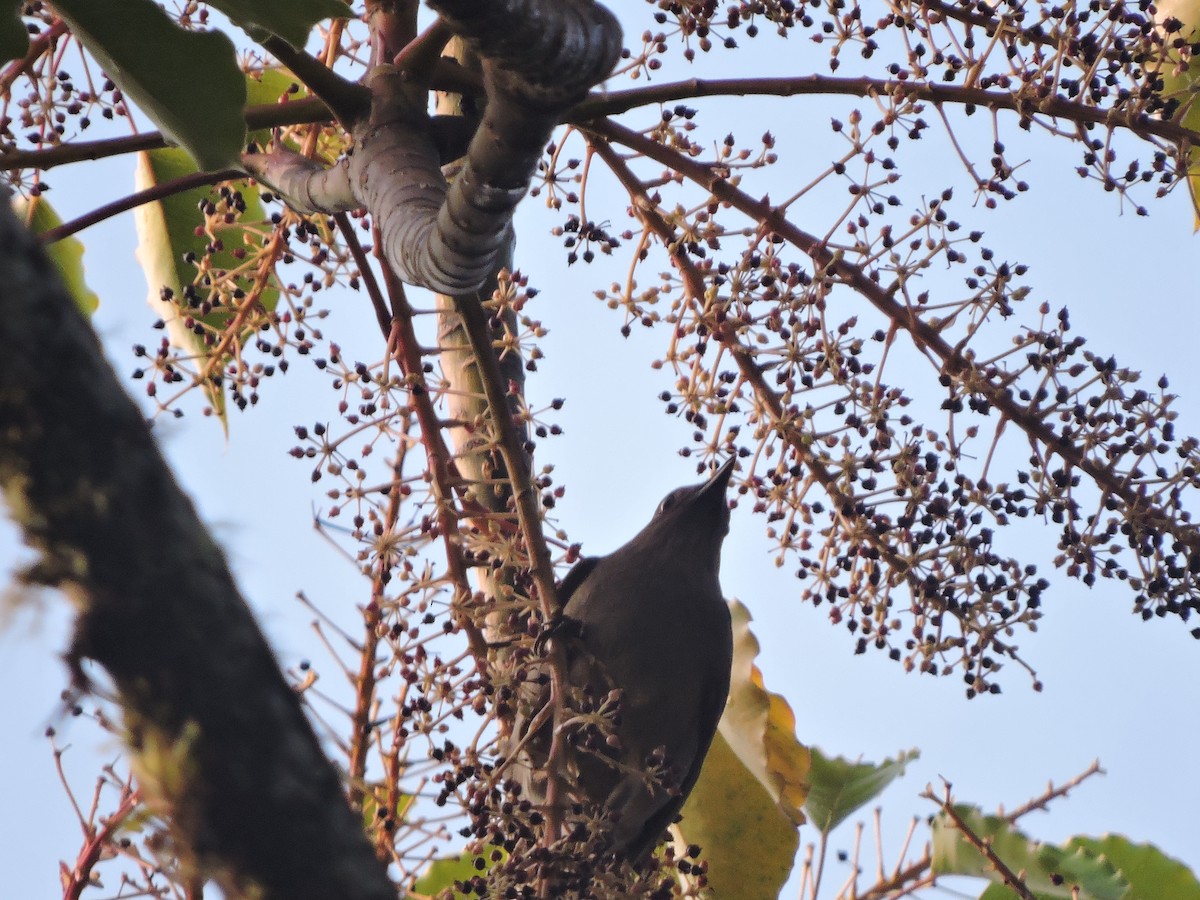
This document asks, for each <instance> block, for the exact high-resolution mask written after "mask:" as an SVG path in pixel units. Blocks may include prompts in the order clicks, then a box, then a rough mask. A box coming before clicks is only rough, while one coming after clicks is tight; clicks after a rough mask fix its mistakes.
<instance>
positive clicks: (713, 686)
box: [626, 633, 733, 866]
mask: <svg viewBox="0 0 1200 900" xmlns="http://www.w3.org/2000/svg"><path fill="white" fill-rule="evenodd" d="M726 658H727V659H728V660H729V662H728V663H725V664H723V665H717V666H716V668H715V669H714V670H712V671H713V677H710V678H707V679H705V684H704V686H703V694H702V696H701V700H700V704H701V705H700V719H699V723H700V733H699V735H698V736H697V737H698V740H697V743H696V756H695V758H694V759H693V760H692V761H691V765H690V766H689V767H688V771H687V773H686V774H685V775H684V776H683V779H682V781H680V783H679V794H678V796H676V797H674V798H673V799H672V800H671V801H670V802H669V803H667V804H666V805H665V806H663V807H662V809H660V810H659V811H658V812H656V813H655V814H654V815H653V816H651V817H650V818H649V819H647V820H646V825H645V827H643V828H642V830H641V833H640V834H638V836H637V839H636V840H634V841H632V842H631V843H630V844H629V846H628V847H627V849H626V853H627V855H628V858H629V860H630V861H631V862H632V863H633V864H634V865H635V866H636V865H637V864H638V863H640V862H641V861H642V860H643V859H645V858H646V857H647V856H648V855H649V854H650V853H651V852H653V850H654V848H655V847H656V846H658V839H659V838H660V837H662V833H663V832H664V831H666V830H667V828H669V827H670V825H671V823H672V822H674V821H675V817H676V816H677V815H679V810H681V809H682V808H683V804H684V803H685V802H686V801H687V798H688V795H689V794H691V792H692V788H693V787H695V786H696V779H698V778H699V777H700V770H701V769H702V768H704V758H705V757H706V756H708V748H709V747H710V746H711V745H712V740H713V736H714V735H716V733H717V725H718V723H719V722H720V721H721V714H722V713H723V712H724V711H725V701H726V700H728V699H729V677H730V669H731V668H732V666H733V635H732V633H731V634H730V645H729V648H728V651H727V653H726Z"/></svg>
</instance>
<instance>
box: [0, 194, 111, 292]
mask: <svg viewBox="0 0 1200 900" xmlns="http://www.w3.org/2000/svg"><path fill="white" fill-rule="evenodd" d="M13 206H14V208H15V209H16V211H17V215H19V216H20V217H21V218H22V219H23V220H24V221H25V224H26V225H27V226H28V227H29V230H30V231H32V232H33V233H34V234H41V233H42V232H45V231H49V230H50V229H51V228H57V227H58V226H59V225H61V224H62V219H61V218H59V215H58V213H57V212H55V211H54V207H52V206H51V205H50V204H49V203H48V202H47V201H46V198H45V197H42V196H38V197H31V198H29V199H25V198H16V199H14V201H13ZM46 254H47V255H48V256H49V257H50V261H51V262H53V263H54V266H55V268H56V269H58V274H59V275H60V276H61V277H62V280H63V284H64V285H66V288H67V291H68V292H69V293H70V294H71V298H72V299H73V300H74V301H75V305H76V306H78V307H79V311H80V312H82V313H83V314H84V315H85V316H91V314H92V313H94V312H95V311H96V309H97V308H98V307H99V306H100V298H99V297H98V296H97V295H96V292H95V291H93V290H92V289H91V288H89V287H88V286H87V279H86V277H85V276H84V270H83V243H82V242H81V241H79V240H77V239H76V238H73V237H65V238H62V239H61V240H57V241H55V242H54V243H52V244H49V245H48V246H47V247H46Z"/></svg>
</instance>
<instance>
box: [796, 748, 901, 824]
mask: <svg viewBox="0 0 1200 900" xmlns="http://www.w3.org/2000/svg"><path fill="white" fill-rule="evenodd" d="M811 753H812V769H811V770H810V771H809V780H810V783H811V786H810V788H809V792H808V801H807V802H806V803H805V804H804V810H805V812H807V813H808V818H809V821H810V822H812V824H813V825H815V826H816V828H817V830H818V831H820V832H821V833H822V834H828V833H829V832H830V831H832V830H833V829H834V828H836V827H837V826H838V825H839V824H841V823H842V822H843V821H845V819H846V818H847V817H848V816H849V815H850V814H851V813H853V812H854V811H855V810H857V809H859V808H860V807H862V806H863V805H864V804H867V803H869V802H870V801H871V800H873V799H875V797H877V796H879V794H880V793H881V792H882V791H883V789H884V788H886V787H887V786H888V785H889V784H891V783H892V781H893V780H894V779H895V778H897V777H898V776H900V775H903V774H904V767H905V766H906V765H907V764H908V763H909V762H910V761H911V760H914V759H916V758H917V755H918V753H917V751H916V750H909V751H907V752H904V753H900V754H897V756H896V758H895V759H885V760H884V761H883V762H881V763H879V764H878V765H876V764H875V763H863V762H857V763H855V762H850V761H849V760H847V759H843V758H842V757H840V756H839V757H830V756H826V755H825V754H824V753H822V752H821V751H820V750H818V749H816V748H815V747H813V748H811Z"/></svg>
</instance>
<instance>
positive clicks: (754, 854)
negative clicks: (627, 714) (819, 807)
mask: <svg viewBox="0 0 1200 900" xmlns="http://www.w3.org/2000/svg"><path fill="white" fill-rule="evenodd" d="M729 606H730V613H731V615H732V616H733V645H734V647H733V674H732V679H731V685H730V691H729V702H728V704H727V705H726V707H725V714H724V716H723V717H722V718H721V724H720V728H719V730H718V732H717V735H716V736H715V737H714V738H713V743H712V747H711V748H710V749H709V751H708V756H707V757H706V758H705V760H704V768H703V770H702V771H701V773H700V778H699V780H698V781H697V782H696V786H695V788H694V789H693V791H692V794H691V796H690V797H689V798H688V802H687V804H686V805H685V806H684V808H683V820H682V822H681V823H680V824H679V832H680V834H681V835H682V836H683V839H684V842H685V843H687V844H699V845H700V846H701V847H702V848H703V853H702V854H701V855H702V857H703V858H704V859H706V860H707V861H708V882H709V887H710V888H711V889H712V891H713V892H714V893H715V894H716V895H717V896H718V897H731V898H737V897H774V896H778V894H779V890H780V889H781V888H782V887H783V885H784V883H785V882H786V881H787V878H788V875H789V874H790V873H791V870H792V864H793V862H794V860H795V856H796V849H797V848H798V847H799V844H800V835H799V832H798V826H799V825H800V824H801V823H802V822H803V821H804V814H803V813H802V812H801V811H800V808H801V807H802V806H803V805H804V801H805V798H806V797H807V795H808V770H809V752H808V748H807V747H805V746H804V745H803V744H801V743H800V742H799V741H797V740H796V735H795V726H796V720H795V717H794V716H793V715H792V710H791V708H790V707H789V706H788V704H787V701H786V700H784V699H783V698H782V697H781V696H779V695H778V694H774V693H771V692H770V691H768V690H767V689H766V687H765V686H764V684H763V677H762V672H761V671H759V669H758V666H756V665H755V664H754V660H755V657H757V655H758V650H759V646H758V640H757V639H756V638H755V637H754V634H753V633H752V632H751V630H750V613H749V611H748V610H747V609H746V607H745V606H743V605H742V604H740V603H738V602H736V601H733V602H731V603H730V605H729Z"/></svg>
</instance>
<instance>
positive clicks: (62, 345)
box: [0, 202, 395, 900]
mask: <svg viewBox="0 0 1200 900" xmlns="http://www.w3.org/2000/svg"><path fill="white" fill-rule="evenodd" d="M0 285H3V289H0V346H3V347H4V348H5V350H4V353H3V354H0V485H2V486H3V489H4V493H5V497H6V499H7V501H8V509H9V512H10V513H11V514H12V516H13V517H14V519H15V520H16V521H17V523H18V524H19V526H20V527H21V528H22V530H23V531H24V535H25V539H26V540H27V542H28V543H29V544H30V545H31V546H32V547H34V548H35V549H36V550H37V551H39V554H40V559H39V561H38V562H37V563H35V564H34V566H32V567H31V568H30V570H29V571H28V572H27V573H26V574H25V577H26V578H27V579H29V580H31V581H37V582H41V583H44V584H50V585H54V586H57V587H59V588H62V589H63V590H64V591H65V592H66V593H67V594H68V595H69V596H70V597H71V598H72V600H73V601H74V602H75V603H76V605H77V607H78V611H79V615H78V621H77V625H76V631H75V641H74V645H73V647H72V650H71V653H70V656H69V661H70V663H71V665H72V666H73V668H74V669H75V672H76V677H77V678H79V679H81V680H82V679H83V678H84V676H83V674H82V666H83V662H84V660H85V659H91V660H95V661H96V662H98V663H100V664H101V665H102V666H103V667H104V668H105V669H106V670H107V672H108V674H109V676H110V677H111V679H112V683H113V685H114V686H115V688H116V692H117V695H118V697H119V700H120V702H121V705H122V707H123V709H124V714H125V727H126V740H127V742H128V744H129V747H130V751H131V756H132V758H133V760H134V763H135V766H136V769H137V771H138V773H139V782H140V785H141V787H142V790H143V793H144V794H145V795H147V797H148V799H149V800H150V802H152V803H153V804H155V805H156V806H158V807H159V808H160V810H161V811H162V812H163V813H164V814H165V815H166V817H167V818H168V821H170V822H171V823H172V827H173V834H174V837H175V840H176V842H177V846H178V849H179V850H180V851H181V853H182V855H183V858H184V861H185V863H186V864H187V865H189V866H192V867H195V868H196V870H197V872H198V873H199V874H201V875H202V876H207V877H212V878H214V879H215V880H216V881H217V882H218V883H219V884H220V885H221V887H222V889H223V890H224V891H225V893H226V895H227V896H231V897H240V896H253V897H256V898H285V897H286V898H292V900H294V898H313V900H316V898H329V897H339V898H370V900H376V898H378V900H383V898H394V897H395V890H394V888H393V887H392V885H391V883H390V882H389V880H388V878H387V874H386V871H385V870H384V868H383V867H382V866H381V865H380V864H379V863H378V862H377V861H376V860H375V858H374V855H373V854H372V851H371V849H370V847H369V845H368V844H367V842H366V840H365V838H364V836H363V833H362V830H361V827H360V825H359V823H358V821H357V819H356V817H355V816H354V814H353V813H352V812H351V811H350V808H349V807H348V805H347V803H346V800H345V798H344V795H343V793H342V786H341V783H340V780H339V778H338V776H337V774H336V772H335V770H334V769H333V767H332V766H331V765H330V763H329V761H328V760H327V759H326V758H325V756H324V754H323V753H322V752H321V748H320V746H319V744H318V741H317V738H316V736H315V734H314V733H313V730H312V727H311V726H310V724H309V722H308V720H307V719H306V718H305V716H304V713H303V711H302V709H301V706H300V703H299V700H298V698H297V697H296V695H295V693H294V692H293V691H292V690H291V689H290V688H289V687H288V685H287V683H286V682H285V680H284V678H283V675H282V674H281V672H280V671H279V668H278V666H277V665H276V663H275V661H274V658H273V656H272V654H271V652H270V649H269V648H268V646H267V643H266V641H265V640H264V638H263V636H262V634H261V632H260V631H259V629H258V627H257V625H256V624H255V622H254V620H253V618H252V616H251V614H250V612H249V610H248V609H247V607H246V604H245V602H244V601H243V599H242V598H241V596H240V594H239V592H238V589H237V587H236V585H235V584H234V581H233V578H232V576H231V574H230V572H229V568H228V566H227V564H226V561H225V558H224V555H223V554H222V552H221V550H220V549H219V548H218V547H217V545H216V544H215V543H214V542H213V540H212V538H211V537H210V536H209V535H208V533H207V531H206V530H205V528H204V526H203V525H202V524H201V522H200V521H199V519H198V517H197V515H196V511H195V509H194V508H193V506H192V504H191V502H190V501H189V500H188V498H187V497H186V496H185V495H184V494H183V492H182V491H181V490H180V488H179V486H178V485H177V484H176V483H175V481H174V479H173V478H172V476H171V474H170V472H169V470H168V469H167V466H166V464H165V462H164V460H163V458H162V456H161V454H160V453H159V451H158V448H157V447H156V446H155V443H154V441H153V439H152V438H151V435H150V432H149V429H148V427H147V425H146V422H145V420H144V419H143V417H142V415H141V413H140V412H139V410H138V409H137V407H136V406H135V405H134V403H133V402H132V401H131V400H130V399H129V398H128V397H127V396H126V395H125V394H124V393H123V392H122V390H121V388H120V386H119V384H118V382H117V379H116V377H115V375H114V373H113V371H112V369H111V368H110V367H109V366H108V364H107V363H106V362H105V360H104V358H103V356H102V354H101V351H100V346H99V343H98V341H97V339H96V336H95V334H94V333H93V332H92V330H91V328H90V327H89V326H88V324H87V322H86V321H84V319H83V317H82V316H81V315H80V313H79V312H78V311H77V310H76V308H75V306H74V305H73V303H72V301H71V299H70V297H69V296H68V294H67V293H66V291H65V289H64V288H63V287H62V285H61V284H60V282H59V280H58V277H57V274H56V272H55V270H54V269H53V267H52V265H51V263H50V262H49V260H48V259H47V258H46V256H45V255H44V253H43V252H42V250H41V247H40V245H39V244H38V243H37V242H36V240H35V239H34V238H33V237H32V236H31V235H30V234H29V233H28V232H27V231H26V230H25V229H24V228H23V227H22V226H21V225H20V223H19V222H18V221H17V220H16V218H15V217H14V216H13V214H12V213H11V211H10V209H9V206H8V203H7V202H3V203H0Z"/></svg>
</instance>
